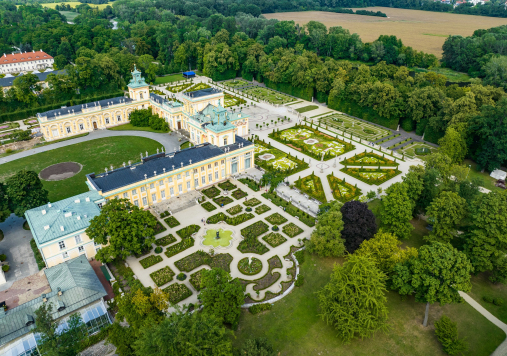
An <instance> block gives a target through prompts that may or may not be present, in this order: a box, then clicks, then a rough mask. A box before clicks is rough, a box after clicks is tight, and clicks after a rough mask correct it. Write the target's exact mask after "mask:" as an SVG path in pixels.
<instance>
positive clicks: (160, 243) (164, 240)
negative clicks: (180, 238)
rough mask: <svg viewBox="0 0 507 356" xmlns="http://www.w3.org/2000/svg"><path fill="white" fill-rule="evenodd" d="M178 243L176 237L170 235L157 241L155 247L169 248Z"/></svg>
mask: <svg viewBox="0 0 507 356" xmlns="http://www.w3.org/2000/svg"><path fill="white" fill-rule="evenodd" d="M175 241H176V237H174V236H173V235H172V234H169V235H167V236H164V237H161V238H159V239H156V240H155V245H157V246H167V245H170V244H172V243H173V242H175Z"/></svg>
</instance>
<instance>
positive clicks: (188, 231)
mask: <svg viewBox="0 0 507 356" xmlns="http://www.w3.org/2000/svg"><path fill="white" fill-rule="evenodd" d="M200 228H201V227H200V226H199V225H195V224H193V225H188V226H187V227H184V228H183V229H180V230H178V231H176V233H177V234H178V235H179V236H180V237H181V238H182V239H186V238H187V237H190V236H192V234H194V233H196V232H197V231H199V229H200Z"/></svg>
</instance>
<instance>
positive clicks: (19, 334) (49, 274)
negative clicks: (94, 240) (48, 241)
mask: <svg viewBox="0 0 507 356" xmlns="http://www.w3.org/2000/svg"><path fill="white" fill-rule="evenodd" d="M34 276H35V277H37V278H38V284H39V288H40V291H39V290H37V296H36V297H35V298H34V299H30V298H33V296H34V291H31V290H30V288H29V289H28V290H26V289H24V290H20V291H19V295H17V296H18V298H19V300H20V301H22V300H23V301H24V302H23V304H20V305H18V306H16V307H14V308H12V309H10V308H9V309H7V310H6V311H4V310H3V309H0V355H2V356H18V355H23V356H26V355H38V354H39V352H38V350H37V341H38V340H39V335H38V334H34V333H33V332H32V330H33V329H34V328H35V324H36V323H37V319H36V316H35V311H36V310H37V309H38V308H39V307H40V306H41V305H43V304H45V303H46V304H50V305H52V306H53V315H52V316H53V319H54V320H58V321H59V322H60V325H59V327H58V332H61V331H62V330H64V329H65V328H66V327H67V322H66V321H67V319H68V318H69V317H70V315H72V314H74V313H79V314H81V318H82V319H83V322H84V323H85V325H86V327H87V329H88V333H89V334H94V333H96V332H98V331H99V330H100V329H101V328H102V327H104V326H106V325H108V324H110V323H111V320H110V319H109V316H108V314H107V308H106V306H105V305H104V297H106V296H107V292H106V290H105V289H104V287H103V285H102V283H101V282H100V280H99V278H98V277H97V275H96V274H95V271H94V270H93V268H92V266H91V265H90V263H89V262H88V261H87V259H86V256H84V255H82V256H79V257H78V258H75V259H73V260H70V261H67V262H65V263H62V264H59V265H58V266H55V267H51V268H48V269H45V270H44V272H43V274H42V273H41V272H39V274H37V275H34ZM31 277H32V276H31ZM40 278H44V279H47V280H45V281H42V282H41V281H40ZM41 284H42V287H41V286H40V285H41ZM7 292H9V291H7ZM7 292H6V293H7ZM15 292H17V291H15ZM2 293H4V292H2Z"/></svg>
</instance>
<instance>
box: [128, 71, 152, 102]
mask: <svg viewBox="0 0 507 356" xmlns="http://www.w3.org/2000/svg"><path fill="white" fill-rule="evenodd" d="M128 87H129V94H130V98H131V99H134V100H148V99H149V98H150V90H149V89H150V86H149V85H148V84H147V83H146V81H145V80H144V78H143V77H142V76H141V72H140V71H138V70H137V67H136V65H135V64H134V71H133V72H132V79H130V82H129V84H128Z"/></svg>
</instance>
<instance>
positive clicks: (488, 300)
mask: <svg viewBox="0 0 507 356" xmlns="http://www.w3.org/2000/svg"><path fill="white" fill-rule="evenodd" d="M482 299H483V300H484V301H485V302H486V303H493V297H490V296H489V295H485V296H484V297H482Z"/></svg>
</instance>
